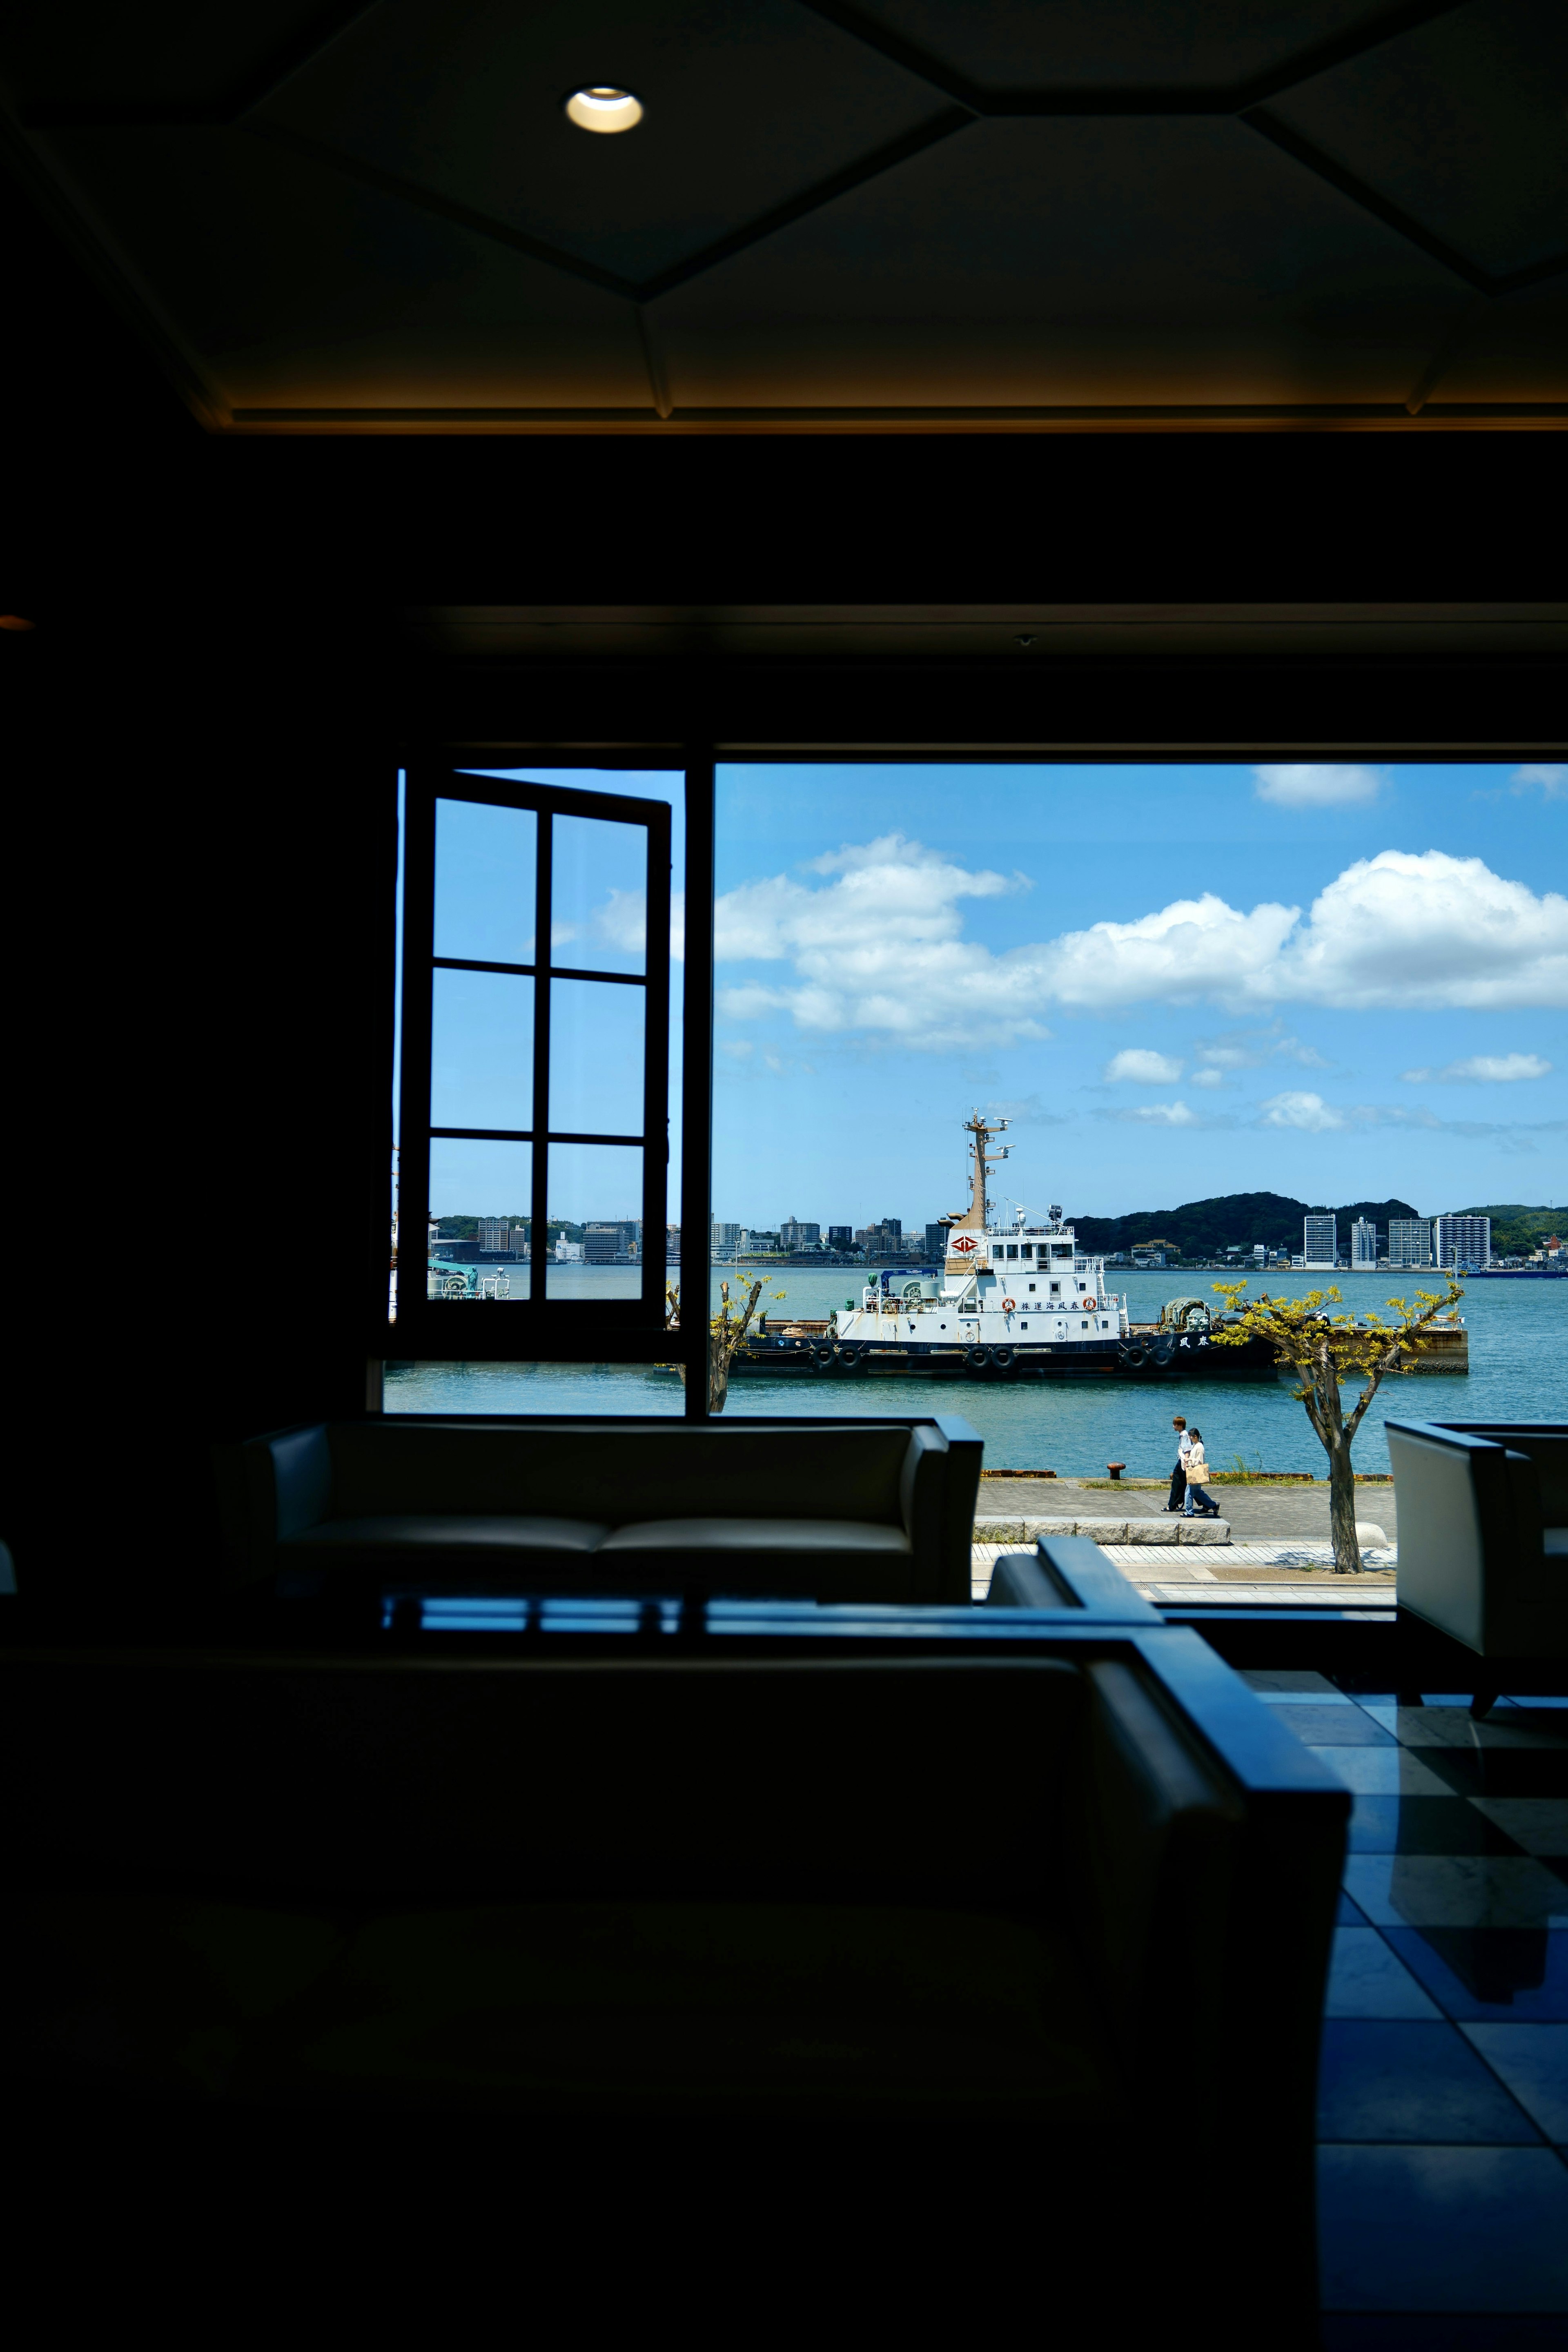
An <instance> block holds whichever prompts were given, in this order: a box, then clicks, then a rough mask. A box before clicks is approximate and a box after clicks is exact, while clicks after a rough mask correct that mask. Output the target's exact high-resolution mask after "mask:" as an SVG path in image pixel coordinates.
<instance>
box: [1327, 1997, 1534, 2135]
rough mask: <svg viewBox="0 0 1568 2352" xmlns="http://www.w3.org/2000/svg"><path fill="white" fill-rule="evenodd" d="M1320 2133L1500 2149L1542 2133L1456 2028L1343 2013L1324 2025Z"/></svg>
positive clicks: (1446, 2025) (1441, 2022)
mask: <svg viewBox="0 0 1568 2352" xmlns="http://www.w3.org/2000/svg"><path fill="white" fill-rule="evenodd" d="M1318 2137H1319V2138H1320V2139H1321V2140H1323V2141H1332V2140H1410V2141H1420V2142H1433V2141H1440V2142H1443V2143H1444V2144H1446V2145H1449V2146H1452V2145H1456V2144H1458V2143H1459V2142H1461V2141H1468V2140H1474V2141H1480V2142H1483V2143H1484V2144H1485V2145H1486V2146H1488V2147H1499V2146H1506V2145H1508V2144H1510V2143H1511V2142H1520V2143H1524V2144H1531V2145H1533V2144H1534V2143H1536V2142H1537V2141H1538V2140H1539V2138H1540V2134H1539V2133H1538V2131H1537V2130H1536V2128H1535V2126H1534V2125H1533V2124H1532V2123H1531V2120H1530V2118H1529V2116H1527V2115H1526V2114H1525V2113H1524V2111H1523V2109H1522V2108H1521V2106H1520V2105H1519V2104H1518V2102H1517V2101H1516V2100H1514V2099H1512V2098H1510V2096H1509V2094H1508V2093H1507V2092H1506V2091H1505V2090H1504V2089H1503V2087H1502V2084H1500V2082H1499V2081H1498V2079H1497V2077H1496V2075H1495V2074H1493V2073H1492V2071H1491V2069H1490V2067H1489V2066H1487V2065H1485V2064H1483V2063H1482V2061H1481V2060H1480V2059H1479V2057H1478V2056H1477V2054H1476V2053H1475V2051H1474V2050H1472V2049H1471V2047H1470V2045H1469V2043H1468V2042H1467V2041H1466V2040H1465V2038H1464V2036H1463V2034H1462V2033H1461V2032H1459V2030H1458V2026H1454V2025H1449V2024H1447V2023H1446V2022H1443V2021H1439V2022H1436V2023H1434V2024H1426V2023H1417V2022H1415V2021H1409V2020H1405V2019H1390V2018H1363V2017H1337V2018H1330V2019H1328V2020H1326V2021H1325V2022H1324V2025H1323V2045H1322V2055H1321V2059H1320V2061H1319V2066H1318Z"/></svg>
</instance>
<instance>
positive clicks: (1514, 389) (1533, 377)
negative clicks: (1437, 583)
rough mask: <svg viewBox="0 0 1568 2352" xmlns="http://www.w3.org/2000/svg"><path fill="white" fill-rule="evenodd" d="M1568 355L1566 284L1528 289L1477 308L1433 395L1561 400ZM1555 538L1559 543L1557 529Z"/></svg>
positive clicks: (1474, 401) (1475, 400) (1477, 400)
mask: <svg viewBox="0 0 1568 2352" xmlns="http://www.w3.org/2000/svg"><path fill="white" fill-rule="evenodd" d="M1565 351H1568V280H1564V279H1563V278H1557V279H1555V280H1554V281H1553V282H1552V284H1551V285H1548V286H1532V287H1530V288H1528V289H1526V290H1525V291H1524V292H1522V293H1519V294H1510V296H1509V297H1508V299H1507V300H1506V301H1502V302H1492V303H1489V304H1487V305H1486V306H1485V307H1484V309H1478V313H1477V316H1476V318H1475V319H1474V320H1473V322H1472V323H1471V327H1470V331H1469V332H1468V335H1466V337H1465V339H1464V341H1462V342H1461V344H1460V345H1459V347H1458V350H1457V351H1456V352H1454V354H1453V357H1452V358H1451V359H1450V360H1449V362H1448V364H1447V367H1445V369H1444V371H1443V374H1442V378H1441V381H1440V383H1438V385H1437V387H1436V396H1437V398H1438V399H1439V400H1441V401H1443V402H1445V403H1452V402H1463V403H1465V404H1469V405H1472V406H1473V405H1479V406H1482V407H1490V406H1492V405H1493V404H1495V403H1497V402H1499V401H1516V400H1538V401H1547V400H1561V399H1562V398H1563V386H1564V378H1565V376H1568V369H1564V367H1563V352H1565ZM1554 536H1555V537H1556V538H1558V539H1561V537H1562V532H1561V530H1556V531H1555V533H1554Z"/></svg>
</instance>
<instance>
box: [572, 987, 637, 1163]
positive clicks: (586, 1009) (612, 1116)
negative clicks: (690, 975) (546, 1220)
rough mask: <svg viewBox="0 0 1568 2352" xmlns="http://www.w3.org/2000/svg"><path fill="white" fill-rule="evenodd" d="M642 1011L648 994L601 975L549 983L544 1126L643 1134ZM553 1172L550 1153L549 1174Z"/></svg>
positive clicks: (585, 1132) (576, 1131) (580, 1131)
mask: <svg viewBox="0 0 1568 2352" xmlns="http://www.w3.org/2000/svg"><path fill="white" fill-rule="evenodd" d="M646 1017H647V992H646V991H645V990H643V989H641V988H626V987H623V986H620V985H619V984H617V983H616V982H614V981H602V980H555V981H552V982H551V984H550V1125H551V1129H552V1131H553V1132H556V1133H561V1132H564V1133H566V1134H568V1135H574V1134H575V1135H640V1134H641V1133H642V1122H643V1029H644V1023H645V1020H646ZM554 1171H555V1163H554V1160H553V1159H552V1161H551V1175H552V1179H553V1176H554Z"/></svg>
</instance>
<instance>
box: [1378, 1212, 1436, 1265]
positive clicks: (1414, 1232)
mask: <svg viewBox="0 0 1568 2352" xmlns="http://www.w3.org/2000/svg"><path fill="white" fill-rule="evenodd" d="M1388 1263H1389V1265H1390V1266H1412V1265H1431V1263H1432V1221H1431V1219H1430V1218H1429V1217H1390V1219H1389V1221H1388Z"/></svg>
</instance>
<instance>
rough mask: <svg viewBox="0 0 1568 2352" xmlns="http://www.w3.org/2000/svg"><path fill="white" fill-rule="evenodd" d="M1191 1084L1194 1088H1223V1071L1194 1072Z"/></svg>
mask: <svg viewBox="0 0 1568 2352" xmlns="http://www.w3.org/2000/svg"><path fill="white" fill-rule="evenodd" d="M1193 1084H1194V1087H1223V1086H1224V1084H1225V1072H1224V1071H1223V1070H1212V1069H1211V1070H1194V1072H1193Z"/></svg>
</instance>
